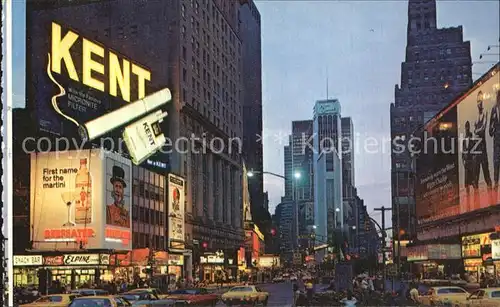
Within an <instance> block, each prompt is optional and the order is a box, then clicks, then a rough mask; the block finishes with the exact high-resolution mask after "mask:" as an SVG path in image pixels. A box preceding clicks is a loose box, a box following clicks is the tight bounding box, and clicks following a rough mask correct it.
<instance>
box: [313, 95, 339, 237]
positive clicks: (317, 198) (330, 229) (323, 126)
mask: <svg viewBox="0 0 500 307" xmlns="http://www.w3.org/2000/svg"><path fill="white" fill-rule="evenodd" d="M340 111H341V108H340V102H339V101H338V100H337V99H328V100H319V101H316V103H315V105H314V114H313V135H314V137H313V147H314V152H313V162H314V163H313V174H314V187H315V189H314V193H315V195H314V215H315V217H314V219H315V225H316V233H317V235H320V236H321V238H322V239H323V240H326V239H328V240H332V239H333V237H334V232H336V231H337V230H342V228H343V224H344V220H345V216H344V214H345V210H344V203H343V198H342V155H341V154H340V137H341V117H340Z"/></svg>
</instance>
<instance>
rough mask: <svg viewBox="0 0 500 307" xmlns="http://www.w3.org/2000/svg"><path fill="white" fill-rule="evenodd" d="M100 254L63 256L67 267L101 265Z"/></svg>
mask: <svg viewBox="0 0 500 307" xmlns="http://www.w3.org/2000/svg"><path fill="white" fill-rule="evenodd" d="M99 260H100V257H99V254H88V255H85V254H83V255H80V254H69V255H64V256H63V263H64V264H65V265H99Z"/></svg>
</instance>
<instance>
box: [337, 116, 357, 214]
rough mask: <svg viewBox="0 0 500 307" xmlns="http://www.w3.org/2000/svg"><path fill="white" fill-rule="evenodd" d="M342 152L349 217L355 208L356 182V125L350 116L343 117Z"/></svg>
mask: <svg viewBox="0 0 500 307" xmlns="http://www.w3.org/2000/svg"><path fill="white" fill-rule="evenodd" d="M340 126H341V130H342V133H341V136H342V140H341V144H340V146H341V150H342V152H341V154H342V197H343V200H344V203H345V205H344V208H345V209H346V212H345V215H346V216H347V217H348V218H349V217H350V216H352V215H353V212H354V209H355V197H356V195H355V193H354V191H355V184H354V126H353V123H352V119H351V118H350V117H342V118H341V124H340Z"/></svg>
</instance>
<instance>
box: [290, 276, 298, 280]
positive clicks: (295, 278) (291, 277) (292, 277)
mask: <svg viewBox="0 0 500 307" xmlns="http://www.w3.org/2000/svg"><path fill="white" fill-rule="evenodd" d="M297 279H298V278H297V276H295V275H291V276H290V281H297Z"/></svg>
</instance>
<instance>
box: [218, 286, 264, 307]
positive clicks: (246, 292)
mask: <svg viewBox="0 0 500 307" xmlns="http://www.w3.org/2000/svg"><path fill="white" fill-rule="evenodd" d="M268 300H269V293H268V292H266V291H263V290H262V289H260V288H259V287H256V286H238V287H233V288H231V289H230V290H229V291H227V292H226V293H224V294H222V301H223V302H224V304H226V305H228V306H231V305H242V304H244V305H246V304H263V305H264V306H267V302H268Z"/></svg>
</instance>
